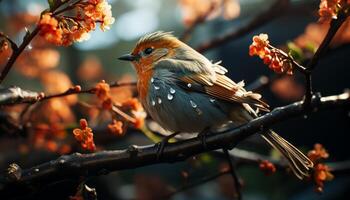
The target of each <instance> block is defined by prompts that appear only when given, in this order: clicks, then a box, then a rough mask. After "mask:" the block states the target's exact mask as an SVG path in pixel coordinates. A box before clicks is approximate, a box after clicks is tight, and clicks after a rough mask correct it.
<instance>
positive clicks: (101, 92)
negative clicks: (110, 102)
mask: <svg viewBox="0 0 350 200" xmlns="http://www.w3.org/2000/svg"><path fill="white" fill-rule="evenodd" d="M110 90H111V88H110V86H109V84H108V83H106V82H105V81H104V80H102V81H101V82H99V83H97V85H96V86H95V94H96V96H97V97H98V98H99V99H100V100H106V99H107V98H110V94H109V93H110Z"/></svg>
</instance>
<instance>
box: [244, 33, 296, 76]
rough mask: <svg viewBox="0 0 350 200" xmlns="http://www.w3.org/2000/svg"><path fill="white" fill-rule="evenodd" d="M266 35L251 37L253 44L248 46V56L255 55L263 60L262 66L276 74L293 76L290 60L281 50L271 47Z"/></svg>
mask: <svg viewBox="0 0 350 200" xmlns="http://www.w3.org/2000/svg"><path fill="white" fill-rule="evenodd" d="M268 39H269V38H268V35H267V34H260V35H256V36H254V37H253V43H252V44H251V45H250V46H249V55H250V56H254V55H257V56H259V57H260V58H261V59H263V61H264V64H266V65H268V66H269V68H270V69H272V70H273V71H275V72H276V73H284V72H286V73H287V74H288V75H291V74H293V64H292V63H291V60H290V58H289V57H288V55H287V54H286V53H284V52H283V51H282V50H279V49H277V48H275V47H273V46H271V45H270V44H269V43H270V42H269V40H268Z"/></svg>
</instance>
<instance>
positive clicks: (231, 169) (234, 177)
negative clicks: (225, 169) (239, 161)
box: [222, 148, 242, 200]
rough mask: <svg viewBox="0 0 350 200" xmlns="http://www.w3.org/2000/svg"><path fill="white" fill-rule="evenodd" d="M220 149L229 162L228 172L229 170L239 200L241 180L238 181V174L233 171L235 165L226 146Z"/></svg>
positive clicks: (240, 197)
mask: <svg viewBox="0 0 350 200" xmlns="http://www.w3.org/2000/svg"><path fill="white" fill-rule="evenodd" d="M222 150H223V152H224V154H225V157H226V159H227V162H228V164H229V172H230V174H231V176H232V179H233V182H234V186H235V192H236V195H237V199H238V200H241V199H242V192H241V188H242V186H241V182H240V181H239V178H238V175H237V173H236V171H235V167H234V165H233V161H232V158H231V157H232V156H231V155H230V153H229V151H228V150H227V149H226V148H223V149H222Z"/></svg>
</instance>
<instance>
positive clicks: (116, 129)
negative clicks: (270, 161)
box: [108, 119, 124, 136]
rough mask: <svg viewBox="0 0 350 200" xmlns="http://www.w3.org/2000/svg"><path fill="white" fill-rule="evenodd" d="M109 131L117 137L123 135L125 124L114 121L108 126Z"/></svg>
mask: <svg viewBox="0 0 350 200" xmlns="http://www.w3.org/2000/svg"><path fill="white" fill-rule="evenodd" d="M108 130H109V131H110V132H111V133H113V134H115V135H118V136H121V135H123V133H124V130H123V122H121V121H117V120H115V119H113V121H112V123H110V124H108Z"/></svg>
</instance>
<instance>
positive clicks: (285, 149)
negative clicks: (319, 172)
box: [261, 130, 314, 179]
mask: <svg viewBox="0 0 350 200" xmlns="http://www.w3.org/2000/svg"><path fill="white" fill-rule="evenodd" d="M261 136H262V137H263V138H264V139H265V140H266V141H267V142H268V143H269V144H270V145H271V146H272V147H274V148H275V149H276V150H278V151H279V152H280V153H281V154H282V155H283V156H284V157H285V158H286V159H287V160H288V164H289V166H290V168H291V169H292V171H293V173H294V174H295V176H296V177H298V178H299V179H304V178H305V177H309V176H310V172H311V169H312V168H313V165H314V164H313V163H312V161H311V160H310V159H309V158H308V157H307V156H305V155H304V154H303V153H302V152H301V151H300V150H299V149H297V148H296V147H295V146H293V145H292V144H291V143H289V142H288V141H287V140H285V139H283V138H282V137H281V136H279V135H278V134H277V133H275V132H274V131H273V130H268V131H267V132H266V133H263V134H261Z"/></svg>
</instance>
